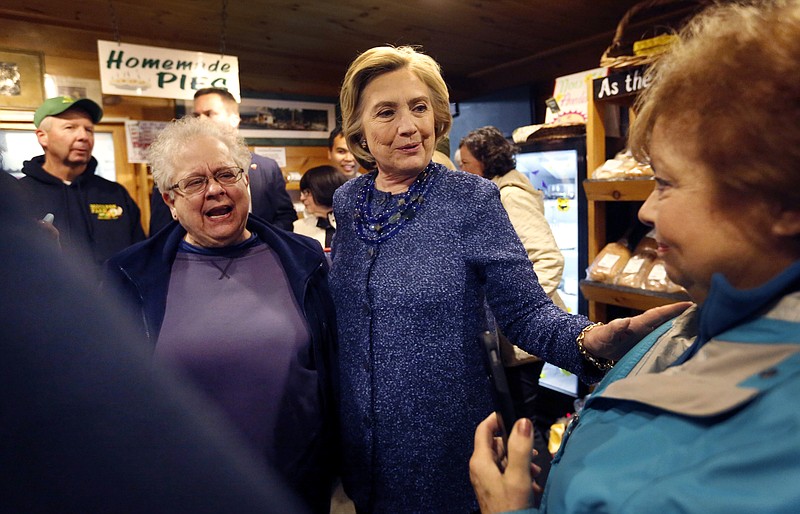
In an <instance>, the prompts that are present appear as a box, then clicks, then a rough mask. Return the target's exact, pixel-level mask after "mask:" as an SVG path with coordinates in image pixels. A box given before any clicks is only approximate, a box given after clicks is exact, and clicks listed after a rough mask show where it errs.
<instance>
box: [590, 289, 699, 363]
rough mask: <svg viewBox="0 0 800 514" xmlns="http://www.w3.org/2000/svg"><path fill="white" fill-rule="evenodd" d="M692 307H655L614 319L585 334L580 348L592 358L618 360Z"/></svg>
mask: <svg viewBox="0 0 800 514" xmlns="http://www.w3.org/2000/svg"><path fill="white" fill-rule="evenodd" d="M691 305H692V302H678V303H673V304H670V305H664V306H661V307H655V308H652V309H650V310H648V311H645V312H643V313H642V314H639V315H638V316H634V317H632V318H618V319H615V320H613V321H610V322H609V323H608V324H606V325H602V326H597V327H594V328H592V329H591V330H590V331H588V332H586V335H585V336H584V339H583V345H584V347H585V348H586V350H587V351H589V353H591V354H592V355H594V356H595V357H602V358H604V359H611V360H615V361H616V360H619V359H620V358H621V357H622V356H624V355H625V354H626V353H628V350H630V349H631V348H633V347H634V346H635V345H636V343H638V342H639V341H641V340H642V338H644V337H645V336H646V335H647V334H649V333H650V332H652V331H653V330H655V329H656V328H657V327H659V326H660V325H662V324H663V323H665V322H667V321H669V320H671V319H672V318H674V317H675V316H677V315H679V314H680V313H682V312H683V311H685V310H686V309H688V308H689V307H690V306H691Z"/></svg>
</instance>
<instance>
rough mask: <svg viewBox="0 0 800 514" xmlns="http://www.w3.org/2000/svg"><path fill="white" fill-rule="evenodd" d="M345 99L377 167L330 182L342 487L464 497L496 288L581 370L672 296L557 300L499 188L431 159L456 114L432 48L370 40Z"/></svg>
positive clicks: (463, 506) (519, 334)
mask: <svg viewBox="0 0 800 514" xmlns="http://www.w3.org/2000/svg"><path fill="white" fill-rule="evenodd" d="M340 100H341V105H342V119H343V132H344V135H345V139H346V140H347V142H348V145H349V146H350V149H351V151H352V152H353V154H354V155H355V157H356V159H358V161H359V162H360V163H361V165H362V167H363V168H364V169H365V170H368V173H366V174H365V175H362V176H360V177H357V178H355V179H353V180H350V181H348V182H347V183H346V184H345V185H343V186H342V187H341V188H339V190H338V191H337V192H336V194H335V195H334V213H335V215H336V220H337V229H336V240H335V242H334V246H333V262H334V265H333V269H332V270H331V289H332V293H333V297H334V303H335V305H336V313H337V323H338V324H339V327H340V333H339V336H340V351H339V372H340V379H341V380H340V383H341V394H340V401H341V409H340V420H341V423H342V427H343V428H342V433H343V455H344V470H343V484H344V487H345V491H346V492H347V493H348V495H349V496H350V497H351V498H352V499H353V501H354V503H355V505H356V508H357V510H358V511H359V512H437V513H447V512H458V513H464V512H469V511H470V510H474V509H475V508H476V507H477V503H476V501H475V497H474V494H473V492H472V489H471V487H470V485H469V479H468V474H467V461H468V459H469V452H470V449H471V446H472V443H471V439H472V438H471V434H472V430H473V429H472V427H474V426H475V425H477V424H478V422H479V421H480V420H481V419H483V418H484V417H485V415H486V414H487V413H488V412H490V411H491V410H492V408H493V407H492V403H491V398H490V391H489V386H488V382H487V379H486V375H485V371H484V367H483V360H482V359H483V356H482V352H481V348H480V346H479V343H478V339H477V337H478V334H479V332H481V331H482V330H483V329H484V328H485V327H486V324H487V314H486V311H485V309H484V305H485V304H486V302H488V305H489V306H491V310H492V311H493V313H494V315H495V316H496V317H497V320H498V322H499V325H500V326H501V328H502V329H503V332H504V333H506V334H507V335H509V336H510V337H511V338H512V339H513V340H514V341H515V342H517V344H519V345H520V346H521V347H523V348H524V349H526V350H529V351H530V352H532V353H534V354H536V355H540V356H542V357H543V358H545V359H547V360H551V361H552V362H554V363H555V364H557V365H560V366H562V367H565V368H568V369H570V370H572V371H574V372H576V373H579V374H580V375H581V376H582V377H583V378H584V379H586V380H597V379H599V378H600V377H601V376H602V373H603V370H602V369H600V368H604V367H605V366H606V365H607V362H606V361H605V360H602V358H603V357H605V358H616V357H618V356H620V355H622V353H624V350H625V348H626V347H627V346H629V345H632V344H634V343H635V341H637V340H638V339H639V338H640V337H641V336H642V335H644V334H645V333H647V332H649V330H650V329H649V326H650V325H651V324H653V323H655V322H656V321H658V320H660V319H662V318H663V317H664V316H665V315H666V316H671V315H672V309H669V308H668V309H662V310H659V311H656V312H654V313H649V314H645V315H642V316H640V317H637V318H632V319H628V320H617V321H615V322H613V323H611V324H609V325H607V326H602V327H596V328H594V329H591V330H589V329H588V328H587V327H591V326H593V325H592V324H591V323H590V321H589V320H588V319H586V318H585V317H582V316H572V315H569V314H567V313H565V312H564V311H562V310H561V309H559V308H558V307H557V306H555V305H554V304H553V303H552V301H551V300H550V299H549V297H548V296H547V295H546V294H545V293H544V291H543V290H542V288H541V286H540V285H539V284H538V282H537V280H536V275H535V273H534V271H533V268H532V267H531V265H530V262H529V261H528V258H527V255H526V253H525V250H524V248H523V247H522V244H521V243H520V241H519V238H518V237H517V236H516V234H515V233H514V228H513V227H512V226H511V223H509V221H508V217H507V216H506V214H505V211H504V210H503V206H502V204H501V203H500V199H499V194H498V191H497V188H496V187H495V186H494V185H493V184H492V183H491V182H489V181H487V180H484V179H482V178H480V177H476V176H474V175H470V174H467V173H458V172H454V171H449V170H448V169H447V168H445V167H444V166H442V165H440V164H436V163H434V162H432V161H431V157H432V155H433V152H434V149H435V147H436V142H437V140H438V139H440V138H442V137H445V136H446V135H447V133H448V131H449V129H450V125H451V116H450V105H449V96H448V92H447V86H446V85H445V82H444V80H443V78H442V75H441V71H440V69H439V65H438V64H437V63H436V61H434V60H433V59H432V58H431V57H429V56H427V55H425V54H423V53H421V52H419V51H417V50H415V49H413V48H410V47H400V48H393V47H377V48H372V49H370V50H367V51H366V52H364V53H363V54H361V55H360V56H359V57H357V58H356V59H355V61H354V62H353V63H352V64H351V65H350V67H349V69H348V70H347V73H346V75H345V78H344V83H343V86H342V90H341V96H340ZM477 219H480V220H481V222H480V223H477V222H476V221H475V220H477ZM581 334H582V336H581ZM579 336H580V337H581V341H583V343H582V344H584V350H585V351H586V352H587V353H589V352H592V353H595V354H596V355H597V357H595V356H591V357H590V358H591V359H593V361H592V360H587V359H586V358H584V356H583V355H582V354H581V350H580V349H579V346H578V344H577V343H576V341H577V338H578V337H579ZM628 336H630V338H628ZM615 343H620V346H618V347H617V346H616V345H615ZM593 362H594V364H593ZM595 364H598V365H599V366H600V367H597V366H596V365H595Z"/></svg>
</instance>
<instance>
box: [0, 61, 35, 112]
mask: <svg viewBox="0 0 800 514" xmlns="http://www.w3.org/2000/svg"><path fill="white" fill-rule="evenodd" d="M42 62H43V60H42V54H41V53H40V52H28V51H23V50H9V49H0V108H3V109H36V108H37V107H39V106H40V105H41V104H42V102H44V66H43V64H42Z"/></svg>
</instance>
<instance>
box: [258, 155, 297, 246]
mask: <svg viewBox="0 0 800 514" xmlns="http://www.w3.org/2000/svg"><path fill="white" fill-rule="evenodd" d="M250 194H251V195H252V197H253V214H255V215H256V216H258V217H260V218H261V219H264V220H266V221H268V222H269V223H271V224H273V225H274V226H276V227H278V228H282V229H283V230H288V231H290V232H291V231H292V225H293V223H294V221H295V220H296V219H297V212H296V211H295V210H294V205H292V199H291V198H290V197H289V193H288V192H287V191H286V181H285V180H284V178H283V173H281V169H280V167H279V166H278V163H277V162H275V160H273V159H270V158H268V157H262V156H260V155H256V154H252V160H251V161H250Z"/></svg>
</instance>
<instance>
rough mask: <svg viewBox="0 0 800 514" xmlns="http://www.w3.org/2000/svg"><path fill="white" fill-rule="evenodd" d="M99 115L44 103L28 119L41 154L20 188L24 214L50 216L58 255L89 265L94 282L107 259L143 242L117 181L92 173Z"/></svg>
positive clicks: (79, 103) (91, 108)
mask: <svg viewBox="0 0 800 514" xmlns="http://www.w3.org/2000/svg"><path fill="white" fill-rule="evenodd" d="M102 117H103V110H102V109H101V108H100V106H99V105H97V104H96V103H94V102H93V101H92V100H89V99H88V98H81V99H78V100H75V99H73V98H71V97H67V96H57V97H55V98H49V99H47V100H45V102H44V103H43V104H42V105H41V106H39V108H38V109H37V110H36V112H35V113H34V115H33V124H34V125H35V126H36V137H37V139H38V140H39V144H40V145H41V146H42V149H43V150H44V155H40V156H38V157H34V158H32V159H31V160H29V161H25V162H24V163H23V166H22V173H23V174H24V175H25V176H24V177H22V178H21V179H20V180H19V185H20V187H21V189H22V192H23V194H24V195H25V196H26V202H25V203H26V209H27V210H28V211H29V212H30V213H31V214H32V215H33V216H34V217H35V218H36V219H43V218H45V216H46V215H47V214H51V215H52V217H48V219H51V222H52V224H53V226H54V227H55V228H56V229H57V230H58V233H59V241H60V244H61V248H62V251H64V252H65V253H66V254H67V255H68V256H69V258H71V259H74V260H79V261H85V262H88V263H90V264H92V266H90V267H87V268H86V269H87V271H88V272H95V273H96V274H97V276H98V277H99V273H100V271H101V270H102V265H103V263H104V262H105V261H106V259H108V258H109V257H111V256H112V255H114V254H115V253H117V252H119V251H120V250H122V249H124V248H127V247H128V246H130V245H132V244H134V243H136V242H139V241H141V240H142V239H144V231H143V230H142V224H141V219H140V215H139V207H138V206H137V205H136V202H134V201H133V198H131V195H130V194H128V191H127V190H126V189H125V188H124V187H122V186H121V185H120V184H118V183H116V182H111V181H110V180H107V179H105V178H103V177H100V176H99V175H96V174H95V171H96V169H97V159H95V158H94V157H92V150H93V149H94V129H95V125H96V124H97V123H99V122H100V120H101V119H102Z"/></svg>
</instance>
